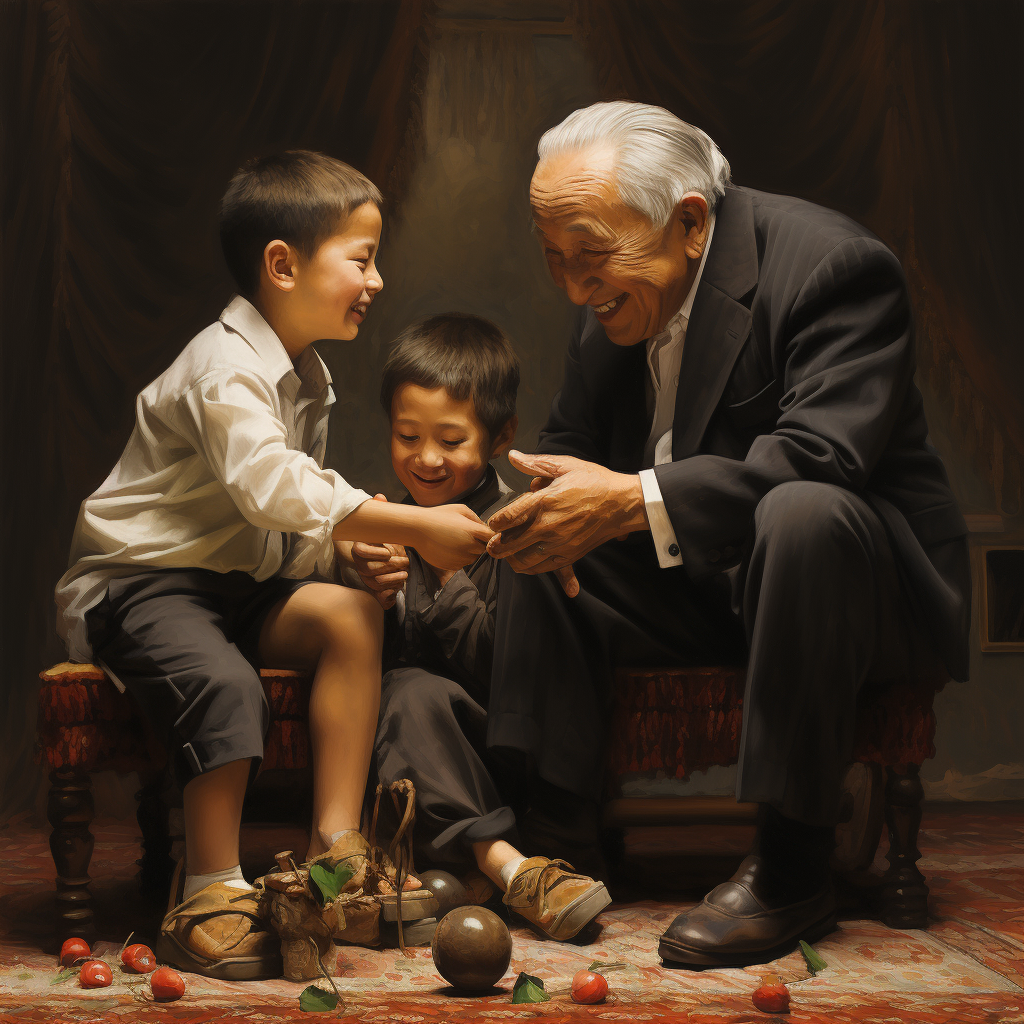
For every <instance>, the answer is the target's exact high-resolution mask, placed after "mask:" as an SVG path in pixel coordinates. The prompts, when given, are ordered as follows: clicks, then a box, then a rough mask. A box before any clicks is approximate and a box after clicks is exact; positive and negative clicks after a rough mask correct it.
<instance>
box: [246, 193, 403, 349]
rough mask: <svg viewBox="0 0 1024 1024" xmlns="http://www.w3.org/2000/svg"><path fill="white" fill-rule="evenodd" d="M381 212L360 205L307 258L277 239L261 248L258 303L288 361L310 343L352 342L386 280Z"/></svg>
mask: <svg viewBox="0 0 1024 1024" xmlns="http://www.w3.org/2000/svg"><path fill="white" fill-rule="evenodd" d="M380 231H381V218H380V210H378V209H377V207H376V206H375V205H374V204H373V203H364V204H363V205H362V206H358V207H356V209H355V210H353V211H352V213H351V214H349V216H348V218H347V219H346V220H345V222H344V223H343V224H342V225H341V226H340V227H339V228H338V230H337V231H335V233H334V234H332V235H331V236H330V237H329V238H327V239H326V241H324V242H323V243H322V244H321V245H320V247H319V248H318V249H317V250H316V252H315V253H313V255H312V256H310V257H308V258H307V257H304V256H302V255H301V254H300V253H299V252H298V250H296V249H295V248H294V247H293V246H291V245H288V244H287V243H285V242H282V241H281V240H280V239H278V240H275V241H273V242H271V243H269V244H268V245H267V247H266V249H265V250H264V267H263V271H262V277H261V280H262V282H263V285H262V286H261V293H260V296H259V298H258V299H257V302H256V306H257V308H258V309H259V310H260V312H261V313H263V315H264V317H265V318H266V319H267V322H268V323H269V324H270V326H271V327H272V328H273V329H274V330H275V331H276V332H277V335H278V337H279V338H280V339H281V342H282V343H283V344H284V347H285V349H286V350H287V352H288V354H289V355H290V356H291V357H292V359H293V360H294V359H296V358H298V356H299V355H301V354H302V352H303V350H304V349H306V348H307V347H308V346H309V345H311V344H312V343H313V342H314V341H322V340H328V339H330V340H335V341H351V340H352V339H353V338H355V336H356V335H357V334H358V333H359V325H360V324H361V323H362V322H363V320H364V319H366V310H367V307H368V306H369V305H370V303H371V302H372V301H373V299H374V297H375V296H376V295H377V293H378V292H379V291H380V290H381V289H382V288H383V287H384V281H383V279H382V278H381V276H380V272H379V271H378V270H377V264H376V259H377V249H378V247H379V246H380Z"/></svg>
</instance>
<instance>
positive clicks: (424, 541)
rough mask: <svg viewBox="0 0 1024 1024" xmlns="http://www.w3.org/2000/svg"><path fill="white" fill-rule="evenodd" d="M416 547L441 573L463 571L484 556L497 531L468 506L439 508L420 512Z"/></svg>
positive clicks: (443, 506)
mask: <svg viewBox="0 0 1024 1024" xmlns="http://www.w3.org/2000/svg"><path fill="white" fill-rule="evenodd" d="M420 513H421V516H420V523H421V524H422V525H418V527H417V532H418V536H417V538H416V543H415V548H416V550H417V551H418V552H419V553H420V554H421V555H422V556H423V559H424V561H426V562H428V563H429V564H430V565H432V566H435V567H436V568H437V569H440V570H442V571H443V570H446V569H447V570H452V571H454V570H456V569H461V568H462V567H463V566H465V565H470V564H472V563H473V562H475V561H476V560H477V559H478V558H479V557H480V556H481V555H482V554H483V553H484V548H485V546H486V544H487V542H488V541H489V540H490V539H491V537H493V536H494V531H493V530H492V529H491V528H490V527H489V526H487V525H486V524H484V523H482V522H481V521H480V519H479V517H478V516H477V515H476V513H475V512H473V511H472V509H470V508H467V507H466V506H465V505H436V506H434V507H433V508H423V509H421V510H420Z"/></svg>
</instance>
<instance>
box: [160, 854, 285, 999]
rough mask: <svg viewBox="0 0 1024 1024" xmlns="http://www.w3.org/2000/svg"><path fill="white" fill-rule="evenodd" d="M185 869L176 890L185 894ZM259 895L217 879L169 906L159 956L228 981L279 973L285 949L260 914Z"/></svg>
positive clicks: (175, 886)
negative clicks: (282, 952)
mask: <svg viewBox="0 0 1024 1024" xmlns="http://www.w3.org/2000/svg"><path fill="white" fill-rule="evenodd" d="M183 875H184V872H180V873H179V877H180V881H178V884H176V885H174V886H173V887H172V890H171V901H172V903H173V902H174V900H175V897H176V896H178V895H180V892H181V887H182V884H183V881H184V879H183V877H181V876H183ZM258 900H259V896H258V893H256V892H255V891H254V890H253V891H246V890H244V889H236V888H234V887H233V886H230V885H225V884H224V883H223V882H216V883H214V884H213V885H208V886H207V887H206V888H205V889H201V890H200V891H199V892H197V893H196V894H195V895H194V896H191V897H189V898H188V899H187V900H184V901H183V902H181V903H179V904H178V905H177V906H174V907H172V908H171V909H170V910H168V912H167V915H166V916H165V917H164V920H163V924H161V925H160V938H159V939H158V940H157V944H156V951H155V952H156V955H157V959H159V960H161V961H163V962H164V963H169V964H172V965H173V966H174V967H178V968H180V969H181V970H183V971H190V972H192V973H193V974H203V975H205V976H206V977H208V978H221V979H224V980H226V981H251V980H254V979H257V978H277V977H279V976H280V974H281V950H280V944H279V942H278V939H277V936H276V935H274V933H273V932H272V931H269V930H268V929H267V927H266V925H265V924H264V923H263V921H262V920H261V918H260V914H259V902H258Z"/></svg>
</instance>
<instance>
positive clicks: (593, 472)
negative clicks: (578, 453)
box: [487, 452, 648, 597]
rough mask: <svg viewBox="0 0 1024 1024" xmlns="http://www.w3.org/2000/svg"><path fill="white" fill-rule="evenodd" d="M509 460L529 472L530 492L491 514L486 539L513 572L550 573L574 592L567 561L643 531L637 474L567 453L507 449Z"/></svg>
mask: <svg viewBox="0 0 1024 1024" xmlns="http://www.w3.org/2000/svg"><path fill="white" fill-rule="evenodd" d="M509 462H511V463H512V465H513V466H515V467H516V469H519V470H522V471H523V472H524V473H532V474H534V480H533V482H532V484H531V486H530V490H531V493H530V494H524V495H521V496H520V497H518V498H516V500H515V501H513V502H510V503H509V504H508V505H506V506H505V507H504V508H502V509H499V510H498V511H497V512H495V513H494V515H493V516H491V518H490V521H489V522H488V526H490V528H491V529H492V530H494V531H495V533H496V534H497V536H495V537H492V538H491V539H490V541H489V542H488V544H487V550H488V552H489V553H490V554H491V555H493V556H494V557H495V558H507V559H508V561H509V564H510V565H511V566H512V568H513V569H515V570H516V572H525V573H531V574H535V573H541V572H555V573H556V574H557V575H558V578H559V580H560V581H561V583H562V586H563V588H564V589H565V592H566V593H567V594H568V595H569V596H570V597H575V596H576V594H577V593H578V592H579V584H578V583H577V582H576V577H575V574H574V573H573V572H572V563H573V562H575V561H576V559H577V558H580V557H581V556H583V555H585V554H587V552H589V551H593V550H594V548H596V547H599V546H600V545H601V544H604V543H605V542H607V541H609V540H612V539H613V538H615V537H621V536H623V535H624V534H627V533H632V532H634V531H635V530H646V529H647V528H648V526H647V517H646V514H645V512H644V499H643V491H642V489H641V487H640V478H639V477H637V476H630V475H628V474H625V473H613V472H612V471H611V470H610V469H605V467H604V466H598V465H596V464H594V463H592V462H584V461H583V460H582V459H575V458H572V457H571V456H567V455H523V454H521V453H520V452H510V453H509Z"/></svg>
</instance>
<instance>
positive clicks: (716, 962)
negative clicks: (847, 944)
mask: <svg viewBox="0 0 1024 1024" xmlns="http://www.w3.org/2000/svg"><path fill="white" fill-rule="evenodd" d="M836 926H837V916H836V914H835V912H834V911H833V912H831V913H829V914H827V915H826V916H825V917H823V918H821V919H820V920H818V921H816V922H815V923H814V924H812V925H810V926H809V927H808V928H805V929H803V931H801V932H800V935H799V936H797V937H796V938H794V939H792V940H791V941H789V942H783V943H780V944H779V945H777V946H773V947H772V948H771V949H764V950H753V951H750V952H747V953H737V954H736V955H735V956H726V955H725V954H723V955H721V956H714V955H713V954H710V953H699V952H697V951H696V950H693V949H687V948H686V947H685V946H680V945H678V944H677V943H675V942H672V941H671V940H670V939H662V940H661V942H659V943H658V955H659V956H660V957H661V959H662V961H663V962H664V966H665V967H749V966H750V965H751V964H766V963H770V962H771V961H772V960H777V959H778V958H779V957H781V956H786V955H788V954H789V953H792V952H793V950H794V949H795V948H796V947H797V945H798V944H799V942H800V939H803V940H804V941H805V942H807V943H814V942H817V941H818V939H821V938H824V936H826V935H828V934H829V933H830V932H833V931H835V930H836Z"/></svg>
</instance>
